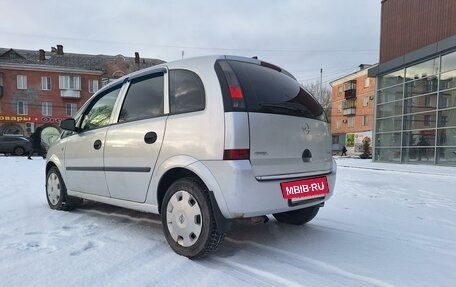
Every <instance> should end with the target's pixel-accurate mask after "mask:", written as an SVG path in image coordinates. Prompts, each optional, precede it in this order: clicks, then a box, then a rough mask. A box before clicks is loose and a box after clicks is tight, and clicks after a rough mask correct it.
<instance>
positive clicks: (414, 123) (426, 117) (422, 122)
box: [404, 111, 436, 130]
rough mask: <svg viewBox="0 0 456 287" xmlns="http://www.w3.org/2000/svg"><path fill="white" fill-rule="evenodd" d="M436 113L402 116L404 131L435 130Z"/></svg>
mask: <svg viewBox="0 0 456 287" xmlns="http://www.w3.org/2000/svg"><path fill="white" fill-rule="evenodd" d="M435 115H436V112H435V111H432V112H427V113H419V114H412V115H406V116H404V130H418V129H428V128H435V122H436V119H435Z"/></svg>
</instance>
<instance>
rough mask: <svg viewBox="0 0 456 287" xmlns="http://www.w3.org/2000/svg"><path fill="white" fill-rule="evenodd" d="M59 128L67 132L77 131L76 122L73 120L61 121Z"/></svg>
mask: <svg viewBox="0 0 456 287" xmlns="http://www.w3.org/2000/svg"><path fill="white" fill-rule="evenodd" d="M60 128H62V129H64V130H67V131H72V132H75V131H77V129H76V121H75V120H74V119H66V120H63V121H61V122H60Z"/></svg>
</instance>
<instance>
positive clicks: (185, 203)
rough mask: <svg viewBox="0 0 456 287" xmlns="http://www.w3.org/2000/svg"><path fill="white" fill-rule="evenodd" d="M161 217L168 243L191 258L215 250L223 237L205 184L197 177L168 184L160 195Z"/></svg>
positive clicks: (199, 256) (176, 250)
mask: <svg viewBox="0 0 456 287" xmlns="http://www.w3.org/2000/svg"><path fill="white" fill-rule="evenodd" d="M173 204H174V205H173ZM161 218H162V225H163V232H164V234H165V237H166V240H167V241H168V244H169V245H170V246H171V248H172V249H173V250H174V252H176V253H177V254H179V255H182V256H185V257H188V258H190V259H196V258H201V257H204V256H205V255H207V254H209V253H210V252H213V251H215V250H216V249H217V247H218V246H219V244H220V242H221V241H222V240H223V237H224V234H223V233H220V232H219V230H218V228H217V224H216V221H215V216H214V212H213V209H212V206H211V201H210V199H209V194H208V190H207V187H206V186H205V185H204V184H203V183H202V182H201V181H200V180H199V179H197V178H182V179H179V180H177V181H176V182H174V183H173V184H171V186H170V187H169V188H168V190H167V191H166V194H165V197H164V198H163V203H162V206H161ZM192 218H193V220H191V219H192ZM198 233H199V234H198Z"/></svg>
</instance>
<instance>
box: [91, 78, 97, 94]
mask: <svg viewBox="0 0 456 287" xmlns="http://www.w3.org/2000/svg"><path fill="white" fill-rule="evenodd" d="M96 91H98V80H89V93H92V94H93V93H95V92H96Z"/></svg>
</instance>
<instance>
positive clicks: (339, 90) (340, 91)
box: [337, 86, 344, 97]
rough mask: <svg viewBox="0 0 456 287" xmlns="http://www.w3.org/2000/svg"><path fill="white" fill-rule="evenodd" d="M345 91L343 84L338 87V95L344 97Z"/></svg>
mask: <svg viewBox="0 0 456 287" xmlns="http://www.w3.org/2000/svg"><path fill="white" fill-rule="evenodd" d="M343 92H344V90H343V88H342V86H340V87H339V88H338V89H337V96H338V97H342V93H343Z"/></svg>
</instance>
